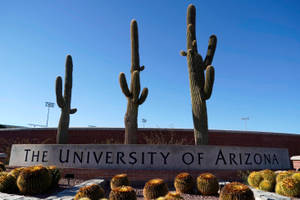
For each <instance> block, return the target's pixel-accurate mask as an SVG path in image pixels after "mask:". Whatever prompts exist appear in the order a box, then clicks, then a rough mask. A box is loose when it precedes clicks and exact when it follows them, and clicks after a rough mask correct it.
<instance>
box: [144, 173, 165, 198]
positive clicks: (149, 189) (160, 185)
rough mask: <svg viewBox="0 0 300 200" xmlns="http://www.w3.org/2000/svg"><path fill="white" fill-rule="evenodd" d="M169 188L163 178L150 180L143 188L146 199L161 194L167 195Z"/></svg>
mask: <svg viewBox="0 0 300 200" xmlns="http://www.w3.org/2000/svg"><path fill="white" fill-rule="evenodd" d="M168 191H169V189H168V186H167V184H166V183H165V182H164V180H162V179H159V178H157V179H151V180H149V181H148V182H147V183H146V184H145V186H144V189H143V195H144V198H145V199H146V200H150V199H155V198H158V197H161V196H165V195H166V194H167V193H168Z"/></svg>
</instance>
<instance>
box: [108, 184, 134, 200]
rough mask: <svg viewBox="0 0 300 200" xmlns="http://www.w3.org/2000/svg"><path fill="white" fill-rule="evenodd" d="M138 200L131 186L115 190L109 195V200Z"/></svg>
mask: <svg viewBox="0 0 300 200" xmlns="http://www.w3.org/2000/svg"><path fill="white" fill-rule="evenodd" d="M125 199H126V200H136V193H135V191H134V189H133V188H132V187H130V186H124V185H123V186H120V187H115V188H113V189H112V190H111V191H110V193H109V200H125Z"/></svg>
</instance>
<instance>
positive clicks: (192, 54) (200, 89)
mask: <svg viewBox="0 0 300 200" xmlns="http://www.w3.org/2000/svg"><path fill="white" fill-rule="evenodd" d="M195 17H196V8H195V6H194V5H192V4H190V5H189V6H188V9H187V52H184V51H181V55H182V56H186V57H187V63H188V71H189V79H190V93H191V99H192V111H193V122H194V137H195V144H196V145H200V144H208V125H207V110H206V100H208V99H209V98H210V96H211V92H212V89H213V84H214V76H215V71H214V68H213V66H211V63H212V60H213V57H214V54H215V50H216V45H217V37H216V36H215V35H211V36H210V38H209V44H208V49H207V54H206V57H205V59H204V61H203V59H202V57H201V55H200V54H198V50H197V40H196V23H195ZM204 71H206V74H205V76H204Z"/></svg>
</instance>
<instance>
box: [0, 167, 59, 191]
mask: <svg viewBox="0 0 300 200" xmlns="http://www.w3.org/2000/svg"><path fill="white" fill-rule="evenodd" d="M59 179H60V172H59V170H58V169H57V168H56V167H55V166H51V167H44V166H32V167H22V168H15V169H13V170H11V171H10V172H6V171H4V172H0V192H5V193H11V194H18V193H20V194H24V195H35V194H42V193H44V192H47V191H48V190H50V189H51V188H54V187H57V186H58V182H59Z"/></svg>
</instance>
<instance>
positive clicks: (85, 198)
mask: <svg viewBox="0 0 300 200" xmlns="http://www.w3.org/2000/svg"><path fill="white" fill-rule="evenodd" d="M79 200H91V199H90V198H88V197H83V198H80V199H79Z"/></svg>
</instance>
